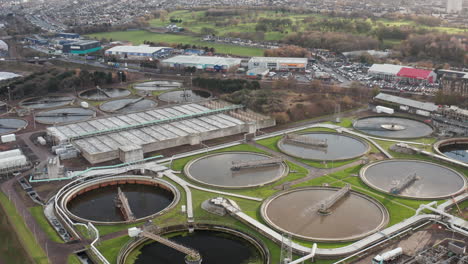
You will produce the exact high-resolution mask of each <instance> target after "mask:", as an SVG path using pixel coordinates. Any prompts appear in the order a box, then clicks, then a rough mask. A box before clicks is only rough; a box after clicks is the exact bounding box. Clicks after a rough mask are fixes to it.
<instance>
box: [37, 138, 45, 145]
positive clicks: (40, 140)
mask: <svg viewBox="0 0 468 264" xmlns="http://www.w3.org/2000/svg"><path fill="white" fill-rule="evenodd" d="M37 142H39V144H41V145H42V146H45V145H46V144H47V142H46V140H45V139H44V138H43V137H37Z"/></svg>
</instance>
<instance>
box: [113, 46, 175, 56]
mask: <svg viewBox="0 0 468 264" xmlns="http://www.w3.org/2000/svg"><path fill="white" fill-rule="evenodd" d="M162 49H170V48H168V47H150V46H148V45H140V46H124V45H122V46H115V47H112V48H110V49H108V50H106V51H111V52H131V53H151V54H152V53H155V52H158V51H160V50H162Z"/></svg>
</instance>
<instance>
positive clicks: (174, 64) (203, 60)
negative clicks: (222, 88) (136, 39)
mask: <svg viewBox="0 0 468 264" xmlns="http://www.w3.org/2000/svg"><path fill="white" fill-rule="evenodd" d="M162 63H163V65H165V66H168V67H170V68H177V69H182V68H186V67H195V68H197V69H199V70H206V71H227V70H229V69H231V68H235V67H238V66H239V65H240V63H241V59H239V58H226V57H215V56H185V55H180V56H175V57H172V58H169V59H166V60H163V61H162Z"/></svg>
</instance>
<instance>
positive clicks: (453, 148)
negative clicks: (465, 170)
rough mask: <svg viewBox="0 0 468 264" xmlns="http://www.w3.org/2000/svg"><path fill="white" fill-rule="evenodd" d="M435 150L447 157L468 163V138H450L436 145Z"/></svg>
mask: <svg viewBox="0 0 468 264" xmlns="http://www.w3.org/2000/svg"><path fill="white" fill-rule="evenodd" d="M434 150H435V151H436V152H437V153H438V154H440V155H444V156H446V157H449V158H452V159H455V160H458V161H461V162H464V163H468V138H450V139H446V140H441V141H439V142H436V143H435V144H434Z"/></svg>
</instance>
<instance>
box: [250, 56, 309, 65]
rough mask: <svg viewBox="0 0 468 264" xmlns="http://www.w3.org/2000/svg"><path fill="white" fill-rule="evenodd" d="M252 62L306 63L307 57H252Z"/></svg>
mask: <svg viewBox="0 0 468 264" xmlns="http://www.w3.org/2000/svg"><path fill="white" fill-rule="evenodd" d="M250 61H251V62H280V63H304V64H307V58H286V57H252V58H251V59H250Z"/></svg>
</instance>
